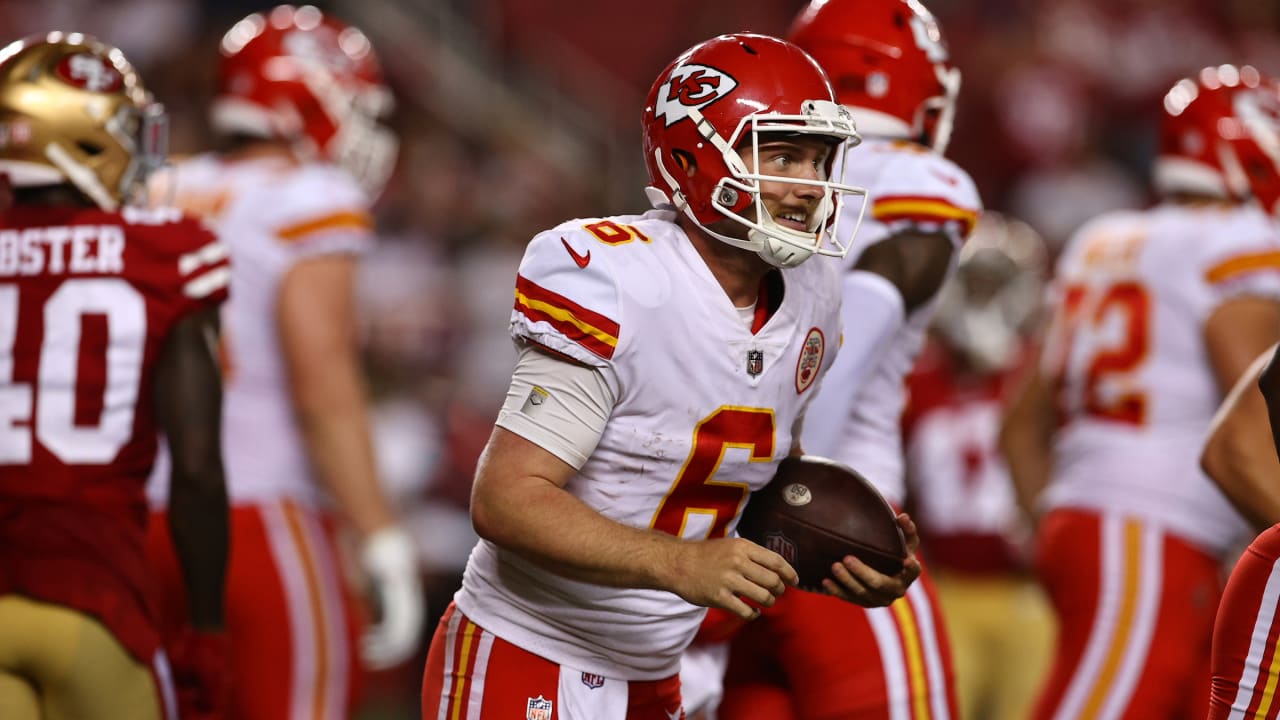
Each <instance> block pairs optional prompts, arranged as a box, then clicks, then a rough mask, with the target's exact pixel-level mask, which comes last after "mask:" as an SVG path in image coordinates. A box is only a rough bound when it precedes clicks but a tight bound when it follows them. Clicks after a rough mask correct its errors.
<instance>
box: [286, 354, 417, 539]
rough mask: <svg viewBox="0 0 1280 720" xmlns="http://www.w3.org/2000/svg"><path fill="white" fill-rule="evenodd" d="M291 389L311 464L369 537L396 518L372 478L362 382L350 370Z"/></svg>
mask: <svg viewBox="0 0 1280 720" xmlns="http://www.w3.org/2000/svg"><path fill="white" fill-rule="evenodd" d="M312 380H313V382H314V383H315V385H316V386H315V387H308V388H302V389H298V388H295V408H296V412H297V415H298V421H299V424H300V426H301V428H302V434H303V439H304V441H305V442H306V446H307V451H308V455H309V457H310V460H311V464H312V468H313V469H314V470H315V473H316V475H317V477H318V479H319V480H320V483H321V484H322V485H323V486H324V488H325V489H326V490H327V491H328V492H329V494H330V495H331V496H332V497H333V499H334V500H335V501H336V502H337V503H338V506H339V507H340V508H342V513H343V515H344V516H345V518H346V519H347V521H348V522H350V523H351V525H352V526H353V527H354V528H355V529H356V531H357V532H359V533H360V535H361V536H362V537H368V536H369V535H370V534H371V533H373V532H374V531H375V530H378V529H380V528H383V527H387V526H389V525H392V524H394V523H395V516H394V515H393V513H392V512H391V508H390V506H389V504H388V502H387V500H386V497H385V496H384V495H383V492H382V488H381V486H380V485H379V484H378V481H377V471H376V467H375V464H374V455H373V444H372V440H371V439H370V436H369V422H368V412H367V410H366V409H365V404H364V392H363V387H362V386H361V384H360V381H359V378H358V377H357V376H356V373H355V369H354V368H349V369H346V370H341V369H338V370H337V371H336V372H330V373H328V374H327V375H325V376H316V377H314V378H312Z"/></svg>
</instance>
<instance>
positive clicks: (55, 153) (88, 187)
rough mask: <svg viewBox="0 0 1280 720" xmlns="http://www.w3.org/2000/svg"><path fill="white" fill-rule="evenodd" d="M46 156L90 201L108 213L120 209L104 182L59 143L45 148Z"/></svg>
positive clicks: (50, 144)
mask: <svg viewBox="0 0 1280 720" xmlns="http://www.w3.org/2000/svg"><path fill="white" fill-rule="evenodd" d="M44 156H45V157H47V158H49V162H51V163H53V164H54V166H55V167H57V168H58V170H60V171H62V174H63V175H64V176H66V178H67V179H68V180H70V181H71V184H72V185H75V186H76V187H77V188H79V190H80V192H82V193H84V194H85V195H88V196H89V199H90V200H92V201H93V202H94V203H96V204H97V205H98V207H100V208H102V209H103V210H106V211H107V212H112V211H114V210H115V209H116V208H117V207H119V203H118V202H116V199H115V198H114V197H111V193H109V192H107V189H106V188H105V187H103V186H102V181H100V180H98V176H97V175H94V174H93V171H92V170H90V169H89V168H87V167H85V166H84V165H81V164H80V163H78V162H76V161H75V160H73V159H72V158H71V155H70V154H69V153H67V151H66V150H63V149H62V146H61V145H58V144H57V143H49V144H48V145H45V146H44Z"/></svg>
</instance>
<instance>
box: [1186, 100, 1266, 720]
mask: <svg viewBox="0 0 1280 720" xmlns="http://www.w3.org/2000/svg"><path fill="white" fill-rule="evenodd" d="M1233 105H1234V107H1233V110H1234V113H1233V119H1234V120H1235V121H1237V122H1238V123H1239V124H1240V126H1241V127H1243V129H1244V130H1245V131H1246V132H1244V133H1241V134H1239V135H1237V136H1236V137H1235V138H1233V140H1232V143H1231V146H1232V149H1233V155H1234V159H1235V160H1236V163H1235V164H1234V167H1235V168H1237V169H1238V170H1239V172H1238V175H1237V178H1236V179H1237V182H1239V183H1240V184H1241V185H1245V184H1247V186H1248V187H1249V189H1250V191H1251V194H1252V195H1253V197H1254V199H1255V200H1256V201H1257V202H1258V204H1260V205H1261V206H1262V207H1263V208H1264V209H1265V210H1267V211H1268V212H1270V214H1271V215H1272V216H1273V218H1275V219H1277V220H1280V83H1277V82H1276V81H1275V80H1274V79H1268V78H1264V79H1263V80H1262V81H1261V82H1260V83H1259V85H1258V88H1257V89H1256V90H1254V91H1251V92H1247V93H1242V94H1241V95H1240V96H1238V97H1237V98H1236V99H1235V102H1234V103H1233ZM1275 229H1276V232H1277V233H1278V234H1280V224H1278V225H1277V226H1276V228H1275ZM1263 259H1269V260H1270V266H1271V268H1272V271H1273V272H1275V271H1280V260H1278V259H1277V256H1275V255H1272V256H1270V257H1269V258H1259V260H1263ZM1278 428H1280V362H1277V358H1276V349H1275V348H1272V349H1268V350H1267V351H1266V352H1264V353H1263V354H1262V355H1261V356H1259V358H1258V359H1257V361H1255V363H1254V365H1253V366H1252V367H1251V368H1250V369H1249V371H1248V372H1246V373H1245V374H1244V375H1243V376H1241V378H1240V381H1239V382H1238V383H1237V384H1236V386H1235V388H1233V389H1232V391H1231V394H1230V396H1229V397H1228V398H1227V400H1226V401H1225V402H1224V403H1223V406H1222V409H1221V410H1220V411H1219V413H1218V415H1217V416H1216V417H1215V418H1214V424H1213V431H1212V432H1211V433H1210V436H1209V440H1208V442H1207V443H1206V444H1205V449H1204V454H1203V455H1202V458H1201V460H1202V463H1203V465H1204V469H1205V471H1206V472H1208V473H1209V476H1210V477H1211V478H1212V479H1213V480H1214V481H1215V482H1217V483H1218V486H1219V487H1220V488H1222V490H1223V492H1224V493H1225V494H1226V495H1227V497H1228V499H1230V500H1231V502H1232V504H1233V505H1235V507H1236V508H1237V509H1238V510H1239V511H1240V512H1241V513H1242V514H1244V515H1245V516H1246V517H1248V518H1249V519H1250V520H1251V521H1252V522H1253V523H1254V524H1255V526H1257V527H1261V528H1265V529H1264V530H1263V532H1262V534H1260V535H1259V536H1258V537H1257V538H1256V539H1255V540H1254V541H1253V544H1251V545H1250V546H1249V548H1248V549H1247V550H1246V551H1245V552H1244V554H1243V555H1242V556H1241V558H1240V561H1239V563H1237V565H1236V567H1235V569H1234V570H1233V571H1232V573H1231V577H1230V578H1229V579H1228V581H1227V586H1226V589H1225V590H1224V591H1223V594H1222V604H1221V606H1220V607H1219V608H1218V617H1217V621H1216V623H1215V624H1214V629H1213V660H1212V675H1213V684H1212V689H1211V693H1210V709H1209V718H1210V720H1228V718H1233V717H1273V716H1275V714H1276V712H1277V711H1278V710H1280V708H1278V707H1277V706H1276V703H1275V698H1274V692H1273V689H1274V688H1275V686H1276V682H1277V679H1278V678H1280V665H1278V664H1277V663H1276V643H1277V637H1280V633H1277V630H1276V628H1277V627H1280V595H1278V594H1277V591H1276V588H1277V585H1276V582H1277V580H1276V577H1277V574H1276V568H1277V563H1278V562H1280V458H1277V453H1280V432H1277V429H1278Z"/></svg>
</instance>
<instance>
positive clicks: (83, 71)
mask: <svg viewBox="0 0 1280 720" xmlns="http://www.w3.org/2000/svg"><path fill="white" fill-rule="evenodd" d="M56 71H57V73H58V77H60V78H62V80H63V82H65V83H67V84H68V85H72V86H74V87H78V88H82V89H84V90H88V91H89V92H111V91H113V90H116V89H117V88H119V87H120V86H121V85H122V84H123V83H124V77H122V76H121V75H120V72H119V71H118V70H116V69H115V68H113V67H111V66H110V65H109V64H107V62H106V61H105V60H103V59H102V58H100V57H98V56H96V55H90V54H89V53H76V54H75V55H68V56H66V57H64V58H62V62H59V63H58V66H57V68H56Z"/></svg>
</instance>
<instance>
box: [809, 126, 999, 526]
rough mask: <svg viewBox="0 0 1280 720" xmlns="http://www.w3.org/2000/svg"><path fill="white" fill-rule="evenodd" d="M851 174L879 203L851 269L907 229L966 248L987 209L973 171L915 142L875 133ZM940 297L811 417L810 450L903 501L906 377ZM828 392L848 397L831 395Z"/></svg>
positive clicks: (850, 259) (848, 339)
mask: <svg viewBox="0 0 1280 720" xmlns="http://www.w3.org/2000/svg"><path fill="white" fill-rule="evenodd" d="M844 181H845V182H847V183H851V184H853V185H861V186H862V187H865V188H867V191H868V202H869V203H871V206H870V208H868V210H867V213H866V217H865V218H864V219H863V221H862V227H861V228H860V229H859V230H858V234H857V235H856V236H855V237H854V239H853V247H852V249H850V251H849V254H848V255H846V256H845V258H844V260H843V262H844V269H845V270H846V271H850V270H852V269H853V267H854V265H855V264H856V263H857V262H858V257H859V256H861V255H862V253H863V252H864V251H865V250H866V249H867V248H868V247H870V246H872V245H874V244H876V243H878V242H880V241H881V240H884V239H885V238H887V237H889V236H890V235H893V234H895V233H898V232H902V231H904V230H911V229H917V230H919V231H921V232H926V233H931V232H939V231H942V232H945V233H947V234H948V235H950V236H951V238H952V239H953V240H954V242H955V243H956V246H957V247H958V246H959V245H960V244H961V243H963V242H964V239H965V238H966V237H968V235H969V233H970V231H972V230H973V225H974V223H976V222H977V219H978V215H979V213H981V211H982V201H981V200H980V199H979V198H978V191H977V189H976V188H975V187H974V184H973V180H972V179H970V178H969V175H968V174H967V173H965V171H963V170H961V169H960V168H959V167H958V166H956V164H955V163H953V162H951V161H950V160H947V159H946V158H944V157H942V156H940V155H938V154H937V153H934V152H931V151H930V150H928V149H927V148H924V147H922V146H920V145H916V144H914V143H908V142H903V141H889V140H867V141H866V142H863V143H862V144H861V145H859V146H857V147H855V148H850V149H849V150H848V151H847V152H846V154H845V170H844ZM844 212H845V213H846V214H856V213H857V206H856V205H851V206H846V207H845V209H844ZM856 220H857V218H856V216H855V217H845V218H841V226H842V227H853V226H854V223H855V222H856ZM954 268H955V257H954V256H953V258H952V271H954ZM949 272H950V271H949ZM948 276H949V275H948ZM935 304H936V298H935V299H932V300H930V301H929V302H927V303H925V304H924V305H922V306H921V307H919V308H917V309H916V311H915V312H913V313H911V314H910V315H908V316H907V319H906V323H905V324H904V325H903V326H902V327H901V328H900V329H899V330H898V332H897V333H896V334H895V335H894V336H893V337H891V338H890V339H889V341H888V342H886V343H885V344H884V348H883V349H882V350H881V351H880V353H881V354H880V360H879V361H878V362H877V363H876V366H875V368H873V369H872V370H871V372H869V373H868V375H867V377H866V380H865V381H864V382H863V385H862V387H861V388H860V389H858V390H856V391H855V392H854V393H853V394H850V393H849V391H848V390H847V389H845V388H837V387H824V388H823V390H822V393H823V395H822V399H821V400H820V401H819V402H816V403H814V414H812V415H810V416H809V418H808V419H807V420H806V422H805V433H804V449H805V452H809V453H813V454H815V455H822V456H825V457H829V458H832V459H835V460H838V461H839V462H842V463H844V464H846V465H848V466H850V467H853V468H855V469H857V470H858V471H859V472H861V473H862V474H863V475H865V476H866V477H867V479H869V480H871V482H872V483H874V484H875V486H876V487H877V488H878V489H879V490H880V492H881V493H882V494H883V495H884V496H885V498H887V499H888V500H889V501H890V502H892V503H894V504H895V505H897V506H898V507H901V506H902V502H903V500H904V495H905V483H904V480H903V455H902V432H901V428H900V425H899V420H900V418H901V417H902V410H903V406H904V405H905V404H906V391H905V389H904V381H905V378H906V376H907V374H908V373H910V372H911V367H912V365H914V364H915V359H916V355H918V354H919V353H920V348H921V347H922V346H923V345H924V339H925V332H926V331H927V330H928V328H929V322H930V321H931V320H932V319H933V311H934V305H935ZM858 341H859V338H858V335H857V330H856V328H850V329H848V331H847V332H846V333H845V334H844V342H845V343H856V342H858ZM848 355H850V356H852V355H853V353H848ZM828 393H841V394H842V395H843V396H846V397H842V398H837V399H833V400H832V401H831V402H827V399H828V398H827V394H828ZM835 400H839V401H838V402H837V401H835ZM819 413H821V415H819Z"/></svg>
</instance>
